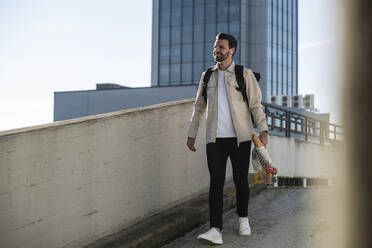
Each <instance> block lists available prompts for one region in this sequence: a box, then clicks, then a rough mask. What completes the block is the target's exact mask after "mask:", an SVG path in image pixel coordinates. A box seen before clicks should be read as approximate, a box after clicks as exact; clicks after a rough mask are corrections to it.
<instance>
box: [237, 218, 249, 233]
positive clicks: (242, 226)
mask: <svg viewBox="0 0 372 248" xmlns="http://www.w3.org/2000/svg"><path fill="white" fill-rule="evenodd" d="M239 234H240V235H250V234H251V227H250V226H249V222H248V218H247V217H239Z"/></svg>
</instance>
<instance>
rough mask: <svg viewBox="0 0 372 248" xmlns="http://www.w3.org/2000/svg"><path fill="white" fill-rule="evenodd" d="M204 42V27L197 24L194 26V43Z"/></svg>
mask: <svg viewBox="0 0 372 248" xmlns="http://www.w3.org/2000/svg"><path fill="white" fill-rule="evenodd" d="M203 41H204V25H203V24H197V25H195V26H194V42H203Z"/></svg>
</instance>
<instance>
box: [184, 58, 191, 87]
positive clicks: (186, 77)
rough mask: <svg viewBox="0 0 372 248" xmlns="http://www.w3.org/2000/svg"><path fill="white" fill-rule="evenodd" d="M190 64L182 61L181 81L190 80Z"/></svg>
mask: <svg viewBox="0 0 372 248" xmlns="http://www.w3.org/2000/svg"><path fill="white" fill-rule="evenodd" d="M191 73H192V64H191V63H184V64H182V82H188V83H189V82H191V81H192V74H191Z"/></svg>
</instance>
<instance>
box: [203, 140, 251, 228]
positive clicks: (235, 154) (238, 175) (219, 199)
mask: <svg viewBox="0 0 372 248" xmlns="http://www.w3.org/2000/svg"><path fill="white" fill-rule="evenodd" d="M251 144H252V141H245V142H242V143H240V144H239V146H238V144H237V139H236V138H217V139H216V142H215V143H208V144H207V161H208V169H209V175H210V188H209V217H210V226H211V227H218V228H220V229H221V230H222V213H223V186H224V183H225V174H226V162H227V158H228V157H230V160H231V164H232V171H233V179H234V184H235V189H236V203H237V214H238V215H239V217H247V216H248V201H249V185H248V168H249V159H250V151H251Z"/></svg>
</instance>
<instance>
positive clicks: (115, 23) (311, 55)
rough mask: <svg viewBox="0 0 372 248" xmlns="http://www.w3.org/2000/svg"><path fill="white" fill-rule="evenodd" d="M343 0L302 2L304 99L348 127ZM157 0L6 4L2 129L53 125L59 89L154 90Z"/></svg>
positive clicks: (0, 47)
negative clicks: (108, 85) (343, 96)
mask: <svg viewBox="0 0 372 248" xmlns="http://www.w3.org/2000/svg"><path fill="white" fill-rule="evenodd" d="M341 4H342V1H339V0H312V1H309V0H299V19H298V22H299V37H298V41H299V61H298V65H299V68H298V70H299V94H315V107H316V108H318V109H320V112H331V121H332V122H335V123H340V120H341V116H340V105H339V97H338V94H339V93H340V91H341V76H340V67H341V64H340V58H341V53H340V51H339V48H340V44H341V43H340V42H341V38H340V37H341V28H342V27H341V24H340V22H341V21H340V16H339V14H338V11H337V10H340V9H341V8H342V5H341ZM151 15H152V0H136V1H123V0H105V1H104V0H0V131H2V130H7V129H13V128H19V127H26V126H32V125H38V124H45V123H49V122H52V121H53V92H55V91H72V90H88V89H95V85H96V83H103V82H112V83H118V84H121V85H126V86H130V87H143V86H150V85H151V83H150V80H151V21H152V19H151Z"/></svg>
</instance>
